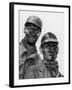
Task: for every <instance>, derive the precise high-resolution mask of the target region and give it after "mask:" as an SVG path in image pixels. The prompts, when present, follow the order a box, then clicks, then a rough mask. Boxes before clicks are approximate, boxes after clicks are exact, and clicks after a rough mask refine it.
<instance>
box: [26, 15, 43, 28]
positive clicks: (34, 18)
mask: <svg viewBox="0 0 72 90" xmlns="http://www.w3.org/2000/svg"><path fill="white" fill-rule="evenodd" d="M27 23H32V24H34V25H36V26H37V27H39V28H40V29H41V28H42V21H41V19H40V18H39V17H37V16H29V17H28V19H27V21H26V23H25V25H26V24H27Z"/></svg>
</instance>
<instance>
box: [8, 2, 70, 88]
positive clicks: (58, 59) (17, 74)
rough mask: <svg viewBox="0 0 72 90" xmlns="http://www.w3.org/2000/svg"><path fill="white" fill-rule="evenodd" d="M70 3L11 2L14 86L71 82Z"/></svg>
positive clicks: (11, 80) (12, 78)
mask: <svg viewBox="0 0 72 90" xmlns="http://www.w3.org/2000/svg"><path fill="white" fill-rule="evenodd" d="M69 24H70V6H65V5H64V6H63V5H47V4H27V3H13V2H12V3H10V35H11V36H10V38H11V40H12V41H11V42H10V47H11V52H10V53H11V54H10V55H11V56H10V72H9V73H10V87H15V86H39V85H41V86H43V85H56V84H69V83H70V50H69V49H70V25H69Z"/></svg>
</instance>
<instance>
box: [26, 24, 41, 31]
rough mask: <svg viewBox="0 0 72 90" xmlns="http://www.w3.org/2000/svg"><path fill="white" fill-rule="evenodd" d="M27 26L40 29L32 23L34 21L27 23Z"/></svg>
mask: <svg viewBox="0 0 72 90" xmlns="http://www.w3.org/2000/svg"><path fill="white" fill-rule="evenodd" d="M25 27H26V28H32V29H37V30H40V28H39V27H37V26H36V25H34V24H32V23H27V24H26V25H25Z"/></svg>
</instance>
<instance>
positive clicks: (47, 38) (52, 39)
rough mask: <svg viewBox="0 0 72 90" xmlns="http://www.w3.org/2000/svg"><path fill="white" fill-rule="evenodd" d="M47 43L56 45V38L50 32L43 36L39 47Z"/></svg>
mask: <svg viewBox="0 0 72 90" xmlns="http://www.w3.org/2000/svg"><path fill="white" fill-rule="evenodd" d="M47 42H54V43H57V44H58V41H57V37H56V36H55V35H54V34H53V33H51V32H48V33H46V34H45V35H44V36H43V38H42V40H41V45H43V44H44V43H47Z"/></svg>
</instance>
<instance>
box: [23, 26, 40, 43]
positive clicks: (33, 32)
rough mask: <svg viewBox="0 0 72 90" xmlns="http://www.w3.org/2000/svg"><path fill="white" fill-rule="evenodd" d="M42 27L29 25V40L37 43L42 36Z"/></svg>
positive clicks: (27, 31)
mask: <svg viewBox="0 0 72 90" xmlns="http://www.w3.org/2000/svg"><path fill="white" fill-rule="evenodd" d="M40 33H41V32H40V29H39V28H37V27H36V26H32V25H31V26H27V27H25V34H26V36H27V40H28V42H30V43H36V41H37V39H38V37H39V36H40Z"/></svg>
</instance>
